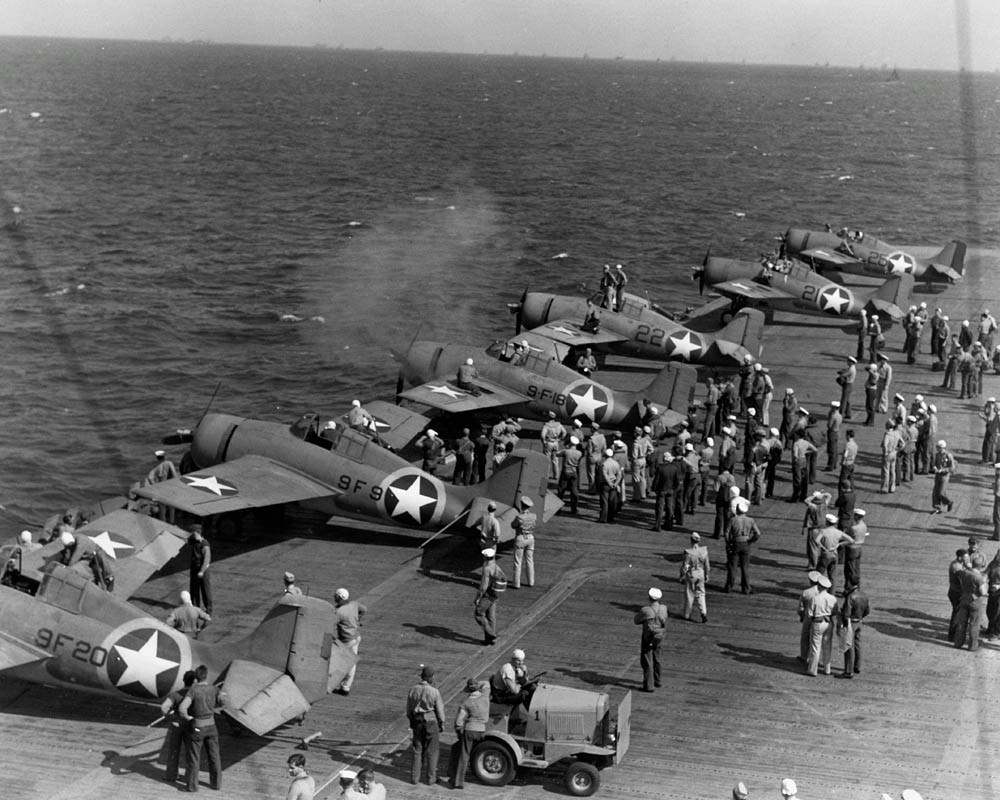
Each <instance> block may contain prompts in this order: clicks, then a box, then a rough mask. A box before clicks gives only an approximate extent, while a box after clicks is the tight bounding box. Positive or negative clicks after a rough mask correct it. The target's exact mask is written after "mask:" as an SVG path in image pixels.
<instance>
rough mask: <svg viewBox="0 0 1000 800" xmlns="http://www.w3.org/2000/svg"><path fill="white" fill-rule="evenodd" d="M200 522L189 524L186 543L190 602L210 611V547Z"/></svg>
mask: <svg viewBox="0 0 1000 800" xmlns="http://www.w3.org/2000/svg"><path fill="white" fill-rule="evenodd" d="M201 531H202V528H201V523H198V522H196V523H195V524H194V525H192V526H191V535H190V536H189V537H188V544H189V545H191V581H190V583H191V602H192V603H194V604H195V605H196V606H201V607H202V608H204V609H205V611H206V612H207V613H209V614H211V613H212V579H211V577H210V573H209V567H211V566H212V548H211V547H210V546H209V544H208V540H207V539H206V538H205V537H204V535H203V534H202V532H201Z"/></svg>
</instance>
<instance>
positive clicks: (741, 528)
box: [722, 497, 760, 594]
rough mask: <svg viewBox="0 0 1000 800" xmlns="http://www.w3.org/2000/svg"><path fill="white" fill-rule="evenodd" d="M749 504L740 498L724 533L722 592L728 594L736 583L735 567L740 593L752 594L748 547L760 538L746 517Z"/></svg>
mask: <svg viewBox="0 0 1000 800" xmlns="http://www.w3.org/2000/svg"><path fill="white" fill-rule="evenodd" d="M749 510H750V503H749V502H747V499H746V498H745V497H741V498H740V499H739V500H738V501H737V503H736V516H734V517H733V519H732V521H731V522H730V523H729V530H727V531H726V556H727V558H726V585H725V586H724V587H723V588H722V591H724V592H729V590H730V589H732V588H733V584H734V583H735V581H736V566H737V564H738V565H739V568H740V591H742V592H743V594H753V587H752V586H751V585H750V546H751V545H752V544H753V543H754V542H756V541H757V540H758V539H759V538H760V528H758V527H757V523H756V522H755V521H754V520H753V518H752V517H749V516H747V511H749Z"/></svg>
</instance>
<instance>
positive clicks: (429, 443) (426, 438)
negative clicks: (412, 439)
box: [417, 428, 444, 475]
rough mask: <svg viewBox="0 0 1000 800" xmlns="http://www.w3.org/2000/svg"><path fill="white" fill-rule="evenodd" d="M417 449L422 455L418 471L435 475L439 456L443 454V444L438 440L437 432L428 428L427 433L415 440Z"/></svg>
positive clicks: (439, 462) (438, 464) (439, 460)
mask: <svg viewBox="0 0 1000 800" xmlns="http://www.w3.org/2000/svg"><path fill="white" fill-rule="evenodd" d="M417 447H419V448H420V452H421V455H422V459H421V462H420V469H422V470H423V471H424V472H426V473H427V474H428V475H437V471H438V466H440V464H441V455H442V453H443V452H444V442H443V441H441V439H439V438H438V435H437V431H436V430H434V429H433V428H428V429H427V432H426V433H425V434H424V435H423V436H421V437H420V438H419V439H417Z"/></svg>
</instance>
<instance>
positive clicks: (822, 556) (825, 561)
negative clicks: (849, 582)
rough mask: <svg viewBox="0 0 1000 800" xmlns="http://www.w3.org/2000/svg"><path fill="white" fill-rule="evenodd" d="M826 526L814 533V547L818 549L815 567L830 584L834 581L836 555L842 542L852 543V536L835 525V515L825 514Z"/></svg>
mask: <svg viewBox="0 0 1000 800" xmlns="http://www.w3.org/2000/svg"><path fill="white" fill-rule="evenodd" d="M825 520H826V527H825V528H821V529H820V531H819V533H817V534H816V547H817V549H818V551H819V553H818V555H817V558H816V569H817V571H818V572H819V573H820V575H826V577H828V578H829V579H830V583H831V585H832V584H833V583H835V582H836V573H837V556H838V553H839V551H840V547H841V546H842V545H844V544H854V537H852V536H851V535H850V534H847V533H844V532H843V531H842V530H840V528H838V527H837V522H838V519H837V515H836V514H827V515H826V517H825Z"/></svg>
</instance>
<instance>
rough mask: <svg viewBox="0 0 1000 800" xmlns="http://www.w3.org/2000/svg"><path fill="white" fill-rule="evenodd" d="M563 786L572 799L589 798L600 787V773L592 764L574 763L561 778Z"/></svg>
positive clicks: (584, 762)
mask: <svg viewBox="0 0 1000 800" xmlns="http://www.w3.org/2000/svg"><path fill="white" fill-rule="evenodd" d="M563 784H564V785H565V786H566V791H567V792H569V793H570V794H571V795H573V796H574V797H590V796H591V795H592V794H593V793H594V792H596V791H597V790H598V788H599V787H600V785H601V773H600V772H599V771H598V769H597V767H595V766H594V765H593V764H588V763H587V762H586V761H574V762H573V763H572V764H570V765H569V769H567V770H566V774H565V775H564V776H563Z"/></svg>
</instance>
